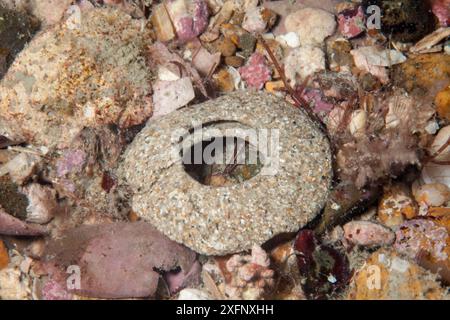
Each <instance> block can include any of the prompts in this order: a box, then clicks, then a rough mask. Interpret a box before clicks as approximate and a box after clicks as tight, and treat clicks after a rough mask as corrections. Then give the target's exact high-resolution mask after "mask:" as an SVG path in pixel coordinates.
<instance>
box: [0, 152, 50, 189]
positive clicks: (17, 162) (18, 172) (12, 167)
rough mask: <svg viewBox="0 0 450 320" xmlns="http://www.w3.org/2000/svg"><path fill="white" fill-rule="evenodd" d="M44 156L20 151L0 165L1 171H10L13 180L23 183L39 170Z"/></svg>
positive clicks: (19, 183)
mask: <svg viewBox="0 0 450 320" xmlns="http://www.w3.org/2000/svg"><path fill="white" fill-rule="evenodd" d="M41 162H42V158H41V157H39V156H38V155H36V154H30V153H25V152H24V153H20V154H18V155H17V156H15V157H14V158H13V159H11V160H10V161H8V162H7V163H6V164H4V165H3V166H1V167H0V171H1V172H6V171H7V172H8V173H9V176H10V177H11V179H12V181H13V182H14V183H16V184H18V185H22V184H23V183H24V182H25V181H27V180H28V179H29V178H30V177H31V176H32V175H33V174H35V173H36V172H37V169H38V167H39V164H40V163H41Z"/></svg>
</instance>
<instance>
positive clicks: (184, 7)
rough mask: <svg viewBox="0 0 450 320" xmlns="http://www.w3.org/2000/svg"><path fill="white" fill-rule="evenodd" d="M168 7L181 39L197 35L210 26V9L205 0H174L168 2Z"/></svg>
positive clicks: (186, 39)
mask: <svg viewBox="0 0 450 320" xmlns="http://www.w3.org/2000/svg"><path fill="white" fill-rule="evenodd" d="M166 8H167V11H168V13H169V16H170V18H171V20H172V22H173V25H174V27H175V31H176V34H177V36H178V39H180V40H181V41H188V40H191V39H193V38H195V37H197V36H198V35H200V34H201V33H202V32H203V31H205V30H206V27H207V26H208V18H209V11H208V5H207V4H206V2H205V1H204V0H172V1H168V2H166Z"/></svg>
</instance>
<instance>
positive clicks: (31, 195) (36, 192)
mask: <svg viewBox="0 0 450 320" xmlns="http://www.w3.org/2000/svg"><path fill="white" fill-rule="evenodd" d="M22 193H23V194H25V195H26V196H27V198H28V206H27V219H26V221H27V222H32V223H39V224H46V223H48V222H49V221H50V220H51V219H53V217H54V216H55V214H56V213H57V210H58V204H57V202H56V191H55V190H54V189H52V188H50V187H47V186H43V185H41V184H38V183H31V184H29V185H27V186H26V187H24V188H23V189H22Z"/></svg>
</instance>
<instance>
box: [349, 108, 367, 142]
mask: <svg viewBox="0 0 450 320" xmlns="http://www.w3.org/2000/svg"><path fill="white" fill-rule="evenodd" d="M366 125H367V112H366V111H365V110H362V109H359V110H355V111H353V113H352V118H351V120H350V124H349V130H350V133H351V134H352V135H353V136H354V137H358V136H361V135H362V134H364V132H365V130H366Z"/></svg>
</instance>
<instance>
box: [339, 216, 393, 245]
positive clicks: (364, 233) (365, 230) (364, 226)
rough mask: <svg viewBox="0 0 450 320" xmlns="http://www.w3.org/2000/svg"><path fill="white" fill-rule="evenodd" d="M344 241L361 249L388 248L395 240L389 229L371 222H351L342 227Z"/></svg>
mask: <svg viewBox="0 0 450 320" xmlns="http://www.w3.org/2000/svg"><path fill="white" fill-rule="evenodd" d="M344 237H345V239H346V240H347V241H348V242H350V243H352V244H355V245H360V246H363V247H377V246H388V245H390V244H392V243H393V242H394V240H395V234H394V232H392V231H391V230H390V229H389V228H386V227H384V226H382V225H380V224H378V223H375V222H371V221H351V222H349V223H346V224H345V225H344Z"/></svg>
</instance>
